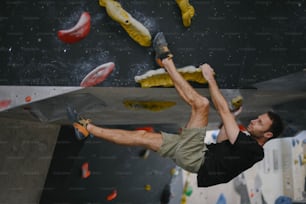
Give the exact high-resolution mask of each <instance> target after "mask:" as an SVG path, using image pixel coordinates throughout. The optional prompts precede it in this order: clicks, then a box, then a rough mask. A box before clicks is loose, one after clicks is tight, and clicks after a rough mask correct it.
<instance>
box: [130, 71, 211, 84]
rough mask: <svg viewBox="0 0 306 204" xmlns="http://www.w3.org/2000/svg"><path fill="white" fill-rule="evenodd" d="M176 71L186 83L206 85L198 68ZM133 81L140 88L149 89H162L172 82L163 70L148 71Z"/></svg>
mask: <svg viewBox="0 0 306 204" xmlns="http://www.w3.org/2000/svg"><path fill="white" fill-rule="evenodd" d="M177 71H178V72H179V73H180V74H181V75H182V76H183V78H184V79H186V80H187V81H192V82H197V83H200V84H205V83H207V81H206V79H205V78H204V77H203V74H202V70H201V69H200V68H196V67H194V66H186V67H183V68H180V69H177ZM134 79H135V81H136V82H137V83H140V85H141V87H142V88H149V87H156V86H163V87H171V86H173V82H172V80H171V78H170V76H169V74H168V73H167V72H166V71H165V69H163V68H160V69H156V70H150V71H148V72H146V73H145V74H143V75H140V76H135V77H134Z"/></svg>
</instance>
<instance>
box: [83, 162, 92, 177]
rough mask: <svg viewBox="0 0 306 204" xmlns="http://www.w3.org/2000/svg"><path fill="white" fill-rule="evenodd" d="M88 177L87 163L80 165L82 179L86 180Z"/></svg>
mask: <svg viewBox="0 0 306 204" xmlns="http://www.w3.org/2000/svg"><path fill="white" fill-rule="evenodd" d="M89 176H90V171H89V164H88V162H85V163H83V165H82V178H83V179H86V178H88V177H89Z"/></svg>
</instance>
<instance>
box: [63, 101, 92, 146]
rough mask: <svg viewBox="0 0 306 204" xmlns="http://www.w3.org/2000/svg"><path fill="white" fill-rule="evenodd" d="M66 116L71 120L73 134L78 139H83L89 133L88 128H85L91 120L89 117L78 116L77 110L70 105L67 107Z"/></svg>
mask: <svg viewBox="0 0 306 204" xmlns="http://www.w3.org/2000/svg"><path fill="white" fill-rule="evenodd" d="M67 116H68V118H69V120H70V121H71V122H72V125H73V127H74V132H75V136H76V137H77V139H78V140H83V139H85V138H87V137H88V136H89V135H90V134H89V132H88V130H87V129H86V127H87V125H88V124H89V123H90V122H91V121H90V120H89V119H84V118H82V117H80V116H79V114H78V112H77V111H76V110H75V109H74V108H72V107H70V106H68V107H67Z"/></svg>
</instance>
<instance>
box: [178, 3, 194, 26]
mask: <svg viewBox="0 0 306 204" xmlns="http://www.w3.org/2000/svg"><path fill="white" fill-rule="evenodd" d="M175 1H176V3H177V4H178V6H179V7H180V9H181V14H182V20H183V24H184V26H185V27H189V26H190V25H191V19H192V17H193V16H194V7H193V6H192V5H190V3H189V0H175Z"/></svg>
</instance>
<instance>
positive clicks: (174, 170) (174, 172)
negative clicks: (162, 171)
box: [170, 168, 179, 176]
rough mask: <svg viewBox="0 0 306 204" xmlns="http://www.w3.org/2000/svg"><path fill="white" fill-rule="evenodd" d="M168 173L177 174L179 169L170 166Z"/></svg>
mask: <svg viewBox="0 0 306 204" xmlns="http://www.w3.org/2000/svg"><path fill="white" fill-rule="evenodd" d="M170 173H171V175H172V176H177V175H178V174H179V171H178V170H177V168H172V169H171V170H170Z"/></svg>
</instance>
